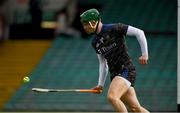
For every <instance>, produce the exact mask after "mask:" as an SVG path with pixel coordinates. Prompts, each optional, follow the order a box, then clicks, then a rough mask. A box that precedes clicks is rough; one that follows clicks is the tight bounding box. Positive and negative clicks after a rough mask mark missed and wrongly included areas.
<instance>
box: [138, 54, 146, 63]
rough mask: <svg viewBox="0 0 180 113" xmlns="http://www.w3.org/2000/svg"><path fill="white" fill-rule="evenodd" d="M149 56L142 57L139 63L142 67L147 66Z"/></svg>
mask: <svg viewBox="0 0 180 113" xmlns="http://www.w3.org/2000/svg"><path fill="white" fill-rule="evenodd" d="M147 61H148V56H147V55H142V56H140V57H139V63H140V64H142V65H145V64H147V63H148V62H147Z"/></svg>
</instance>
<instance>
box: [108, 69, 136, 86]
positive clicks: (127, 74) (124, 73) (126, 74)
mask: <svg viewBox="0 0 180 113" xmlns="http://www.w3.org/2000/svg"><path fill="white" fill-rule="evenodd" d="M115 76H121V77H123V78H125V79H126V80H128V81H129V82H130V83H131V86H132V87H133V86H134V83H135V80H136V70H135V69H128V68H124V69H123V70H121V71H119V72H115V73H113V74H111V81H112V80H113V78H114V77H115Z"/></svg>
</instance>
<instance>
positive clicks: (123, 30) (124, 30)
mask: <svg viewBox="0 0 180 113" xmlns="http://www.w3.org/2000/svg"><path fill="white" fill-rule="evenodd" d="M116 29H117V31H118V32H119V33H120V34H122V35H126V33H127V29H128V25H125V24H122V23H118V24H117V27H116Z"/></svg>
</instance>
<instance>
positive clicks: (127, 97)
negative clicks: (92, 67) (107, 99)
mask: <svg viewBox="0 0 180 113" xmlns="http://www.w3.org/2000/svg"><path fill="white" fill-rule="evenodd" d="M121 100H122V101H123V102H124V103H125V104H126V105H127V106H128V108H129V109H130V110H131V111H132V112H143V113H149V111H148V110H146V109H145V108H143V107H142V106H141V105H140V103H139V101H138V99H137V96H136V93H135V90H134V88H133V87H130V88H129V89H128V91H127V92H126V93H125V94H124V95H123V96H122V97H121Z"/></svg>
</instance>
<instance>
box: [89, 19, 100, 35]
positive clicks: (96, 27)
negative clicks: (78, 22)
mask: <svg viewBox="0 0 180 113" xmlns="http://www.w3.org/2000/svg"><path fill="white" fill-rule="evenodd" d="M89 25H90V26H91V27H92V28H93V29H96V30H95V31H94V32H95V33H96V32H97V29H98V25H99V21H96V23H95V25H94V26H93V25H92V23H91V22H89Z"/></svg>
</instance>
